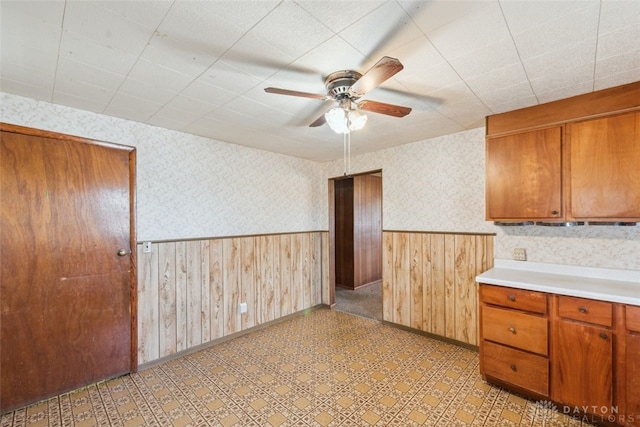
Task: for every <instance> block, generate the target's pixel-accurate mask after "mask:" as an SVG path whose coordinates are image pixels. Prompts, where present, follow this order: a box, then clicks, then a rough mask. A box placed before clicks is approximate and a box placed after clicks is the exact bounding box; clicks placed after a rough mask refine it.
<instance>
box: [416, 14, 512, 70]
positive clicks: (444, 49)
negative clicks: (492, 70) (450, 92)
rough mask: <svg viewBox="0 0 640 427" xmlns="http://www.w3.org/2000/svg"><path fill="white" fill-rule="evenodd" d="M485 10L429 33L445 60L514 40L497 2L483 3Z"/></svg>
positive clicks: (430, 38)
mask: <svg viewBox="0 0 640 427" xmlns="http://www.w3.org/2000/svg"><path fill="white" fill-rule="evenodd" d="M482 6H483V7H481V8H478V9H475V10H473V11H472V12H471V13H469V14H467V15H464V16H462V17H461V18H460V19H458V20H456V21H454V22H452V23H450V24H448V25H445V26H443V27H440V28H438V29H437V30H435V31H432V32H429V33H427V36H428V37H429V40H430V41H431V43H433V45H434V46H435V47H436V49H438V51H439V52H440V53H441V54H442V56H443V57H444V58H445V59H447V60H451V59H453V58H457V57H459V56H462V55H465V54H468V53H471V52H474V51H476V50H478V49H480V48H482V47H483V46H486V45H488V44H493V43H496V42H498V41H500V40H503V39H509V38H511V35H510V34H509V31H508V29H507V25H506V23H505V21H504V18H503V16H502V11H501V10H500V7H499V6H498V4H497V2H482Z"/></svg>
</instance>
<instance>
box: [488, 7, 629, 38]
mask: <svg viewBox="0 0 640 427" xmlns="http://www.w3.org/2000/svg"><path fill="white" fill-rule="evenodd" d="M616 1H617V0H616ZM599 5H600V1H599V0H572V1H571V0H562V1H557V0H535V1H513V0H508V1H501V2H500V7H501V8H502V12H503V13H504V16H505V18H506V20H507V24H508V25H509V30H510V31H511V33H512V34H521V33H524V32H526V31H529V30H535V28H536V27H540V26H543V25H545V24H547V23H549V22H552V23H553V24H552V25H559V26H562V25H566V23H567V21H571V20H574V19H575V14H576V13H580V11H581V10H584V9H586V8H590V9H593V8H594V7H595V8H598V7H599Z"/></svg>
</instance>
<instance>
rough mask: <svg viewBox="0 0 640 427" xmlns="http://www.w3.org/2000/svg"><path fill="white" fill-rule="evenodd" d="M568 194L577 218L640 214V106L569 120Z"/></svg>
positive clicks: (635, 217)
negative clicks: (608, 115) (627, 111)
mask: <svg viewBox="0 0 640 427" xmlns="http://www.w3.org/2000/svg"><path fill="white" fill-rule="evenodd" d="M567 135H568V138H567V140H568V141H567V142H568V144H567V152H568V154H567V159H568V165H567V166H568V169H569V173H568V175H567V187H568V188H567V194H568V197H569V203H568V205H569V211H570V213H571V216H572V217H573V218H575V219H593V220H598V219H601V218H606V219H615V220H621V221H625V220H629V219H633V220H638V219H640V112H635V113H626V114H617V115H615V116H610V117H604V118H601V119H593V120H585V121H582V122H577V123H571V124H569V125H568V126H567Z"/></svg>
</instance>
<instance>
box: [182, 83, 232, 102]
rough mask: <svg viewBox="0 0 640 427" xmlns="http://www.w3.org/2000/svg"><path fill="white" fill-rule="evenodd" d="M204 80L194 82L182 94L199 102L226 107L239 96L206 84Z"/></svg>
mask: <svg viewBox="0 0 640 427" xmlns="http://www.w3.org/2000/svg"><path fill="white" fill-rule="evenodd" d="M203 79H204V78H200V79H198V80H194V81H193V82H192V83H191V84H190V85H189V86H187V87H186V88H185V89H184V90H183V91H182V92H181V93H182V94H183V95H186V96H190V97H191V98H194V99H197V100H199V101H202V102H205V103H207V104H211V105H217V106H220V105H224V104H226V103H227V102H229V101H231V100H232V99H233V98H235V97H236V96H237V94H235V93H233V92H230V91H228V90H224V89H222V88H219V87H217V86H213V85H210V84H207V83H205V81H204V80H203Z"/></svg>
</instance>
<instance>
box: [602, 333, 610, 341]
mask: <svg viewBox="0 0 640 427" xmlns="http://www.w3.org/2000/svg"><path fill="white" fill-rule="evenodd" d="M600 338H602V339H603V340H608V339H609V335H607V334H605V333H604V332H600Z"/></svg>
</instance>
